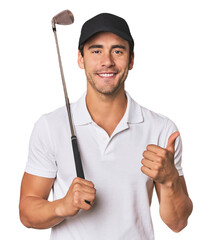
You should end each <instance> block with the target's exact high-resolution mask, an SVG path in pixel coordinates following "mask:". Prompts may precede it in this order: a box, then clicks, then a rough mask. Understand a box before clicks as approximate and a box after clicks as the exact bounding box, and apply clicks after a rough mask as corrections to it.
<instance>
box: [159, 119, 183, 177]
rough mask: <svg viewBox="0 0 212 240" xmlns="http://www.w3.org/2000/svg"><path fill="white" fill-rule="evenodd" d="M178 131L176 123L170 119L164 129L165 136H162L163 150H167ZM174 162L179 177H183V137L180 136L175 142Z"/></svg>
mask: <svg viewBox="0 0 212 240" xmlns="http://www.w3.org/2000/svg"><path fill="white" fill-rule="evenodd" d="M176 131H178V128H177V126H176V125H175V123H174V122H172V121H171V120H170V119H167V123H166V126H165V128H164V132H163V135H162V136H163V137H162V139H161V145H162V147H163V148H165V147H166V146H167V143H168V139H169V137H170V135H171V134H172V133H174V132H176ZM174 162H175V167H176V169H177V171H178V173H179V176H182V175H183V170H182V139H181V136H179V137H178V138H177V139H176V141H175V155H174Z"/></svg>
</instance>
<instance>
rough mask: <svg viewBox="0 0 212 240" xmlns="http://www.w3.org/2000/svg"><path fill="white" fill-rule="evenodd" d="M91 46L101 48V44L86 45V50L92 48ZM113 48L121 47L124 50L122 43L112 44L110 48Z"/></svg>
mask: <svg viewBox="0 0 212 240" xmlns="http://www.w3.org/2000/svg"><path fill="white" fill-rule="evenodd" d="M93 48H103V45H100V44H94V45H91V46H89V47H88V50H89V49H93ZM113 48H121V49H124V50H126V47H125V46H123V45H120V44H116V45H112V49H113Z"/></svg>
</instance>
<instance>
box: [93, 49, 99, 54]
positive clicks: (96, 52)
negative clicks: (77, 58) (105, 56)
mask: <svg viewBox="0 0 212 240" xmlns="http://www.w3.org/2000/svg"><path fill="white" fill-rule="evenodd" d="M92 53H95V54H98V53H100V51H99V50H94V51H93V52H92Z"/></svg>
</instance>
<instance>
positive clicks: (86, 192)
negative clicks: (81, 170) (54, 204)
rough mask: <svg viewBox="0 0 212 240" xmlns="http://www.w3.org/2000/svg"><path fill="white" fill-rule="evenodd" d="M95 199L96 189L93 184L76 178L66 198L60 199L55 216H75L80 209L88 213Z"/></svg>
mask: <svg viewBox="0 0 212 240" xmlns="http://www.w3.org/2000/svg"><path fill="white" fill-rule="evenodd" d="M95 197H96V189H95V188H94V184H93V183H92V182H90V181H87V180H85V179H82V178H78V177H76V178H75V179H74V180H73V182H72V184H71V186H70V188H69V190H68V192H67V194H66V196H65V197H64V198H63V199H61V204H60V206H59V208H58V209H57V214H58V215H59V216H61V217H68V216H74V215H76V214H77V213H78V212H79V210H80V209H83V210H86V211H88V210H90V209H91V206H92V205H93V203H94V199H95ZM88 202H90V203H88Z"/></svg>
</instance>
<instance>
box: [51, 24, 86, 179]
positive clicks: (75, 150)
mask: <svg viewBox="0 0 212 240" xmlns="http://www.w3.org/2000/svg"><path fill="white" fill-rule="evenodd" d="M53 32H54V37H55V42H56V47H57V55H58V60H59V66H60V73H61V78H62V83H63V90H64V95H65V102H66V109H67V113H68V119H69V125H70V129H71V142H72V148H73V153H74V160H75V166H76V172H77V177H80V178H83V179H84V178H85V176H84V172H83V168H82V161H81V157H80V152H79V148H78V144H77V138H76V135H75V132H74V128H73V123H72V118H71V109H70V102H69V98H68V93H67V88H66V83H65V78H64V73H63V66H62V61H61V57H60V49H59V44H58V39H57V33H56V27H55V26H54V27H53Z"/></svg>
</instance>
